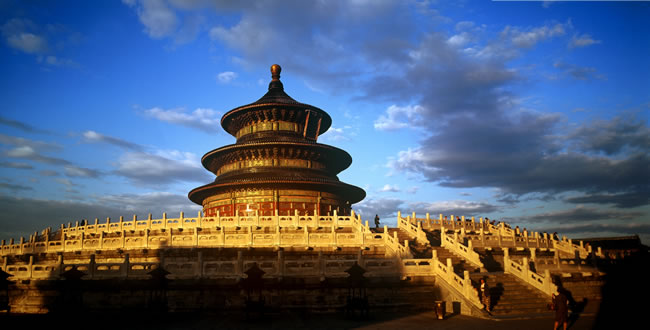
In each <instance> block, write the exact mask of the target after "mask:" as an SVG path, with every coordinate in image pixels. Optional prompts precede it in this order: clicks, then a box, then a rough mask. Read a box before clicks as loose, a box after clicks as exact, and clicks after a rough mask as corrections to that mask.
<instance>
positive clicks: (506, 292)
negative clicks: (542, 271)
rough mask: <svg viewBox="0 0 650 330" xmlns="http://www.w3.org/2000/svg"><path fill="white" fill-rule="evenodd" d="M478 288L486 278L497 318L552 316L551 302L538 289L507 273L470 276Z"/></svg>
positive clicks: (493, 314)
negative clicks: (482, 279)
mask: <svg viewBox="0 0 650 330" xmlns="http://www.w3.org/2000/svg"><path fill="white" fill-rule="evenodd" d="M470 277H471V279H472V282H473V283H476V284H475V285H476V286H477V288H478V287H479V285H480V280H481V278H485V280H486V282H487V284H488V286H489V288H490V294H491V297H492V311H491V312H490V313H491V314H492V316H493V317H495V318H516V317H530V316H533V315H535V316H538V315H552V312H551V311H550V310H548V307H547V304H549V303H550V302H551V299H550V298H549V297H546V296H545V295H544V294H542V293H541V292H538V291H537V290H536V289H534V288H532V287H530V286H528V285H526V284H525V283H523V282H521V281H520V280H519V279H517V278H515V277H514V276H512V275H510V274H505V273H473V274H470Z"/></svg>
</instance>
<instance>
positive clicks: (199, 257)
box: [197, 251, 203, 278]
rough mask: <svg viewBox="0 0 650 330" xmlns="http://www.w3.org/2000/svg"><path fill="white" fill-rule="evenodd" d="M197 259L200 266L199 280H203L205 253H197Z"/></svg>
mask: <svg viewBox="0 0 650 330" xmlns="http://www.w3.org/2000/svg"><path fill="white" fill-rule="evenodd" d="M197 259H198V264H199V278H203V252H201V251H199V252H198V253H197Z"/></svg>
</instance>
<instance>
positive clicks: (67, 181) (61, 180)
mask: <svg viewBox="0 0 650 330" xmlns="http://www.w3.org/2000/svg"><path fill="white" fill-rule="evenodd" d="M54 181H56V182H58V183H60V184H62V185H65V186H67V187H73V186H77V184H75V183H73V182H72V181H70V179H66V178H56V179H54Z"/></svg>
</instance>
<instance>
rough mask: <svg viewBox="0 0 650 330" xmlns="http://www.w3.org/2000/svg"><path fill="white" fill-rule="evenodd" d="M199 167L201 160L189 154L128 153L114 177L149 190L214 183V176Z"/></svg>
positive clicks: (123, 157)
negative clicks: (149, 187)
mask: <svg viewBox="0 0 650 330" xmlns="http://www.w3.org/2000/svg"><path fill="white" fill-rule="evenodd" d="M199 164H200V162H199V160H198V157H196V156H195V155H194V154H192V153H187V152H179V151H161V152H159V154H156V155H154V154H149V153H144V152H128V153H125V154H123V155H122V156H121V157H120V158H119V160H118V164H117V167H118V168H117V169H116V170H115V171H114V173H115V174H117V175H120V176H123V177H126V178H128V179H130V180H132V181H133V182H134V183H136V184H140V185H147V186H165V185H167V184H170V183H176V182H203V183H205V182H208V181H210V175H208V174H207V172H206V171H205V170H204V169H202V168H201V167H200V166H199Z"/></svg>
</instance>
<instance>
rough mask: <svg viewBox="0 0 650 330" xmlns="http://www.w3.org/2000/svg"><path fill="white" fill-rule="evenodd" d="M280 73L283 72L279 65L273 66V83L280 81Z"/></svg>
mask: <svg viewBox="0 0 650 330" xmlns="http://www.w3.org/2000/svg"><path fill="white" fill-rule="evenodd" d="M280 72H282V68H281V67H280V66H279V65H277V64H273V65H271V78H272V79H273V81H278V80H280Z"/></svg>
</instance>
